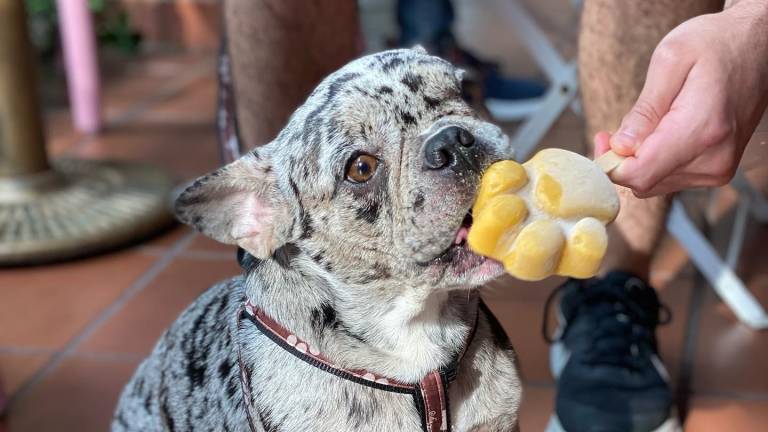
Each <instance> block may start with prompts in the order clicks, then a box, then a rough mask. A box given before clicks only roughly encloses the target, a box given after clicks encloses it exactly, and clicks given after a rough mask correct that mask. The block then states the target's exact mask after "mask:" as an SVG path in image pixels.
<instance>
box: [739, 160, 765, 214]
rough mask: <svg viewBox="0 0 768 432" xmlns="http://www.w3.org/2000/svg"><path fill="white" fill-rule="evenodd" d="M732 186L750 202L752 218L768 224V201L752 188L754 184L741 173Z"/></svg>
mask: <svg viewBox="0 0 768 432" xmlns="http://www.w3.org/2000/svg"><path fill="white" fill-rule="evenodd" d="M731 186H733V187H734V189H736V190H737V191H738V192H739V194H740V195H742V196H743V197H744V198H745V199H747V200H748V201H749V208H750V211H751V212H752V217H754V218H755V219H757V220H758V221H760V222H762V223H766V222H768V199H766V198H765V197H764V196H763V194H761V193H760V191H758V190H757V189H755V187H754V186H752V183H750V182H749V180H747V178H746V177H745V176H744V174H743V173H742V172H741V171H737V172H736V175H735V176H734V177H733V180H731Z"/></svg>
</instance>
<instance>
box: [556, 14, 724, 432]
mask: <svg viewBox="0 0 768 432" xmlns="http://www.w3.org/2000/svg"><path fill="white" fill-rule="evenodd" d="M722 6H723V1H722V0H645V1H634V0H621V1H617V0H587V1H586V2H585V4H584V9H583V12H582V20H581V33H580V38H579V73H580V83H581V94H582V103H583V107H584V113H585V116H586V121H587V136H588V138H587V139H588V140H589V141H590V142H591V141H592V139H593V137H594V135H595V133H596V132H597V131H600V130H607V131H613V130H616V128H618V126H619V124H620V123H621V119H622V117H623V116H624V115H625V114H626V113H627V112H629V110H630V109H631V108H632V106H633V105H634V103H635V101H636V99H637V97H638V95H639V94H640V90H641V89H642V86H643V83H644V80H645V74H646V70H647V67H648V63H649V61H650V58H651V54H652V53H653V50H654V49H655V47H656V45H657V44H658V43H659V41H661V39H662V38H663V37H664V36H665V35H666V34H667V33H668V32H669V31H670V30H672V29H673V28H674V27H676V26H677V25H678V24H680V23H682V22H683V21H685V20H687V19H689V18H691V17H693V16H696V15H701V14H705V13H711V12H717V11H719V10H722ZM618 193H619V197H620V200H621V211H620V213H619V216H618V218H617V219H616V221H615V222H614V224H613V231H612V233H611V245H610V247H609V253H608V254H607V257H608V258H607V259H606V263H605V267H604V268H605V269H606V270H607V271H608V273H607V274H606V275H605V277H604V278H603V279H597V280H592V281H589V282H585V283H582V282H578V281H573V280H571V281H569V282H567V283H566V284H565V285H564V286H563V287H562V289H561V291H562V297H561V300H560V312H561V313H562V315H561V317H562V318H564V321H565V322H566V323H567V324H566V325H564V326H562V327H561V330H562V331H563V333H561V334H560V338H559V342H558V343H556V344H555V345H554V346H553V350H552V355H553V359H552V360H553V362H552V364H553V369H554V372H555V374H556V375H557V376H558V391H557V397H556V403H555V405H556V407H555V413H556V415H557V417H558V419H559V422H560V423H561V424H562V427H563V428H564V429H565V430H566V431H569V432H577V431H587V430H625V431H636V432H641V431H642V432H644V431H652V430H669V429H663V427H667V426H670V425H672V424H673V422H672V421H669V420H668V418H669V417H670V416H672V415H674V413H673V412H671V411H672V396H671V391H670V389H669V384H668V382H666V381H667V377H666V371H665V370H664V367H663V365H662V364H661V362H660V361H659V359H658V357H657V352H656V349H657V348H656V337H655V329H656V326H657V325H658V324H659V322H660V309H661V305H660V304H659V302H658V298H657V296H656V294H655V292H654V290H653V288H651V287H650V286H649V285H648V280H649V272H650V262H651V256H652V254H653V253H654V251H655V249H656V247H657V245H658V243H659V240H660V238H661V235H662V234H663V233H664V228H665V222H666V217H667V212H668V210H669V203H670V197H657V198H651V199H644V200H641V199H638V198H636V197H635V196H634V195H633V194H632V192H631V191H630V190H629V189H626V188H622V187H618ZM662 425H663V426H662Z"/></svg>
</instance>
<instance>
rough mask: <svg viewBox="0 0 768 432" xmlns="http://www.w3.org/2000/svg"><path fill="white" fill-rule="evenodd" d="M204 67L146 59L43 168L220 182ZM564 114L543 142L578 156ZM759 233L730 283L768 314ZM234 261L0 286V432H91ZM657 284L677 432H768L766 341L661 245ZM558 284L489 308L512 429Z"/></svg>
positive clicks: (157, 256)
mask: <svg viewBox="0 0 768 432" xmlns="http://www.w3.org/2000/svg"><path fill="white" fill-rule="evenodd" d="M215 95H216V81H215V65H214V62H213V59H212V58H207V57H201V56H200V55H197V56H171V55H166V56H159V57H151V58H142V59H139V60H137V61H134V62H130V63H129V64H126V65H125V67H123V68H119V70H116V71H115V72H111V73H110V75H109V78H108V79H107V80H106V87H105V103H106V110H105V111H106V126H107V127H106V128H105V131H104V132H103V133H102V134H101V135H99V136H97V137H83V136H80V135H79V134H77V133H76V132H73V131H72V130H71V127H70V117H69V114H68V112H67V111H66V110H64V109H56V110H52V111H51V112H48V113H46V119H47V124H48V137H49V147H50V151H51V153H52V154H54V155H64V154H68V155H77V156H80V157H94V158H102V157H114V158H125V159H135V160H143V161H148V162H152V163H155V164H157V165H159V166H161V167H163V168H165V169H167V170H168V171H169V172H170V173H172V174H173V175H174V176H176V178H177V180H178V181H179V182H180V183H181V182H184V181H187V180H190V179H191V178H193V177H195V176H196V175H199V174H202V173H204V172H206V171H208V170H211V169H213V168H215V167H216V165H217V164H218V154H217V150H216V146H215V143H216V137H215V130H214V126H213V120H214V106H215V105H214V102H215ZM582 133H583V131H582V126H581V122H580V120H579V119H578V117H576V116H574V115H572V114H568V115H566V116H565V117H564V118H562V119H561V120H560V121H559V122H558V124H557V127H556V128H555V129H554V130H553V131H552V132H550V133H549V134H548V135H547V137H546V138H545V140H544V145H547V146H565V147H570V148H573V149H576V150H581V149H582V148H583V141H582V139H581V136H582ZM766 139H768V127H761V129H760V132H759V133H758V134H757V135H756V137H755V138H754V139H753V141H754V142H753V144H752V145H751V147H750V150H749V152H748V153H749V154H750V156H749V158H748V159H749V160H748V161H747V162H748V164H751V165H750V167H756V168H755V170H753V171H752V172H750V177H752V178H758V179H765V178H766V175H765V174H766V172H763V171H760V169H761V168H762V167H765V166H766V165H767V164H766V163H765V161H766V157H765V156H766V146H765V145H764V143H765V141H766ZM717 204H718V205H717V206H716V212H715V213H716V214H717V215H718V217H719V222H717V223H715V224H714V226H713V233H714V234H718V233H719V234H720V236H721V237H722V234H723V233H725V234H727V232H728V229H729V225H730V219H729V218H730V214H731V213H732V209H733V204H734V195H733V194H729V193H723V194H719V199H718V202H717ZM766 240H768V227H761V226H759V225H756V224H754V223H751V224H750V226H749V235H748V241H747V243H746V244H745V246H744V253H743V259H742V262H741V263H740V270H741V272H742V273H743V274H744V275H745V280H746V281H747V282H748V284H749V286H750V288H751V289H753V290H754V291H755V293H756V294H757V295H758V296H759V297H760V298H761V300H762V301H763V302H764V303H768V267H766V266H765V263H766V262H768V261H767V260H768V252H766V249H765V247H764V246H763V245H764V243H763V242H765V241H766ZM233 257H234V250H233V248H232V247H229V246H225V245H220V244H218V243H216V242H214V241H211V240H209V239H206V238H204V237H202V236H200V235H197V234H195V233H193V232H192V231H191V230H189V229H187V228H184V227H176V228H174V229H172V230H170V231H169V232H167V233H165V234H163V235H161V236H158V237H156V238H154V239H152V240H150V241H147V242H145V243H143V244H141V245H137V246H134V247H132V248H130V249H127V250H123V251H120V252H114V253H111V254H107V255H102V256H99V257H94V258H89V259H85V260H79V261H72V262H68V263H63V264H57V265H50V266H45V267H35V268H24V269H5V270H0V380H2V383H3V384H2V385H3V386H4V387H3V388H4V391H5V392H6V394H7V395H8V397H9V407H8V410H7V412H6V414H5V417H4V420H3V422H4V423H2V422H0V431H2V430H3V427H5V430H6V431H12V432H22V431H48V430H51V431H53V430H57V431H101V430H105V429H106V428H107V426H108V424H109V420H110V416H111V412H112V409H113V406H114V403H115V401H116V399H117V396H118V394H119V392H120V389H121V387H122V385H123V384H124V383H125V381H126V380H127V379H128V378H129V376H130V374H131V373H132V371H133V369H134V368H135V366H136V364H137V363H138V362H139V361H140V360H141V358H142V357H143V356H144V355H146V354H147V352H148V351H149V350H150V349H151V347H152V345H153V344H154V342H155V340H156V339H157V337H158V336H159V335H160V333H161V332H162V331H163V329H164V328H165V327H166V326H167V325H168V324H169V323H170V322H171V321H172V320H173V319H174V318H175V317H176V315H177V314H178V313H179V312H180V311H181V310H182V309H183V308H184V307H185V306H186V305H187V304H189V302H191V301H192V299H194V298H195V296H197V295H198V294H199V293H200V292H201V291H202V290H204V289H206V288H207V287H208V286H209V285H210V284H211V283H213V282H215V281H217V280H220V279H223V278H226V277H228V276H230V275H234V274H236V273H237V272H238V268H237V266H236V264H235V262H234V260H233ZM652 277H653V282H654V284H655V285H656V286H658V287H659V289H660V293H661V294H660V295H661V298H662V299H663V301H664V302H665V303H667V304H668V305H669V307H670V308H671V309H672V311H673V313H674V316H675V319H674V320H673V322H672V324H670V325H668V326H665V327H663V328H661V330H660V335H659V337H660V345H661V354H662V356H663V357H664V359H665V361H666V363H667V365H668V367H669V369H670V372H671V375H672V378H673V381H674V383H675V385H676V386H678V387H680V388H681V391H680V394H681V395H682V396H681V401H682V402H683V404H684V405H685V406H687V409H688V416H687V422H686V430H689V431H724V430H728V431H731V430H732V431H758V430H768V370H766V365H768V332H762V333H758V332H754V331H751V330H749V329H747V328H746V327H744V326H742V325H740V324H739V323H737V322H736V321H735V319H734V317H733V314H732V313H731V312H730V311H728V310H727V308H725V307H724V306H723V305H722V304H721V303H720V302H719V300H718V299H717V298H716V297H715V295H714V293H713V291H712V290H710V289H709V288H708V287H707V286H706V284H705V283H703V282H702V281H701V280H700V279H699V278H698V277H696V272H695V271H694V270H693V268H692V267H691V265H690V264H689V263H688V260H687V256H686V254H685V251H683V250H682V248H681V247H680V246H679V245H678V244H677V243H676V242H675V241H674V240H672V239H671V238H666V239H665V240H664V243H663V247H662V250H661V252H660V254H659V255H658V256H657V258H656V260H655V263H654V268H653V276H652ZM558 283H559V280H557V279H552V280H548V281H544V282H540V283H535V284H533V283H521V282H515V281H513V280H511V279H502V280H500V281H497V282H496V283H494V284H493V285H492V286H491V287H489V288H488V289H487V290H486V294H485V297H486V298H487V299H488V302H489V304H490V305H491V307H492V309H493V310H494V311H495V312H496V314H497V315H498V316H499V318H500V320H501V321H502V323H503V325H504V326H505V328H506V329H507V331H508V332H509V334H510V337H511V339H512V341H513V343H514V345H515V347H516V348H517V351H518V353H519V355H520V359H521V363H522V370H523V374H524V379H525V383H526V396H525V399H524V403H523V409H522V426H523V430H526V431H539V430H543V428H544V426H545V425H546V422H547V419H548V417H549V415H550V413H551V410H552V404H553V397H554V392H555V387H554V381H553V379H552V377H551V375H550V372H549V366H548V347H547V345H546V344H545V343H544V341H543V339H542V337H541V331H540V328H541V320H542V316H543V314H542V312H543V311H542V308H543V303H544V300H545V299H546V297H547V295H548V294H549V292H550V291H551V289H552V288H553V287H555V286H556V285H557V284H558Z"/></svg>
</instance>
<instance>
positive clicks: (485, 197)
mask: <svg viewBox="0 0 768 432" xmlns="http://www.w3.org/2000/svg"><path fill="white" fill-rule="evenodd" d="M618 211H619V199H618V195H617V194H616V190H615V189H614V187H613V184H612V183H611V181H610V180H609V179H608V177H607V176H606V175H605V174H604V173H603V172H602V171H601V170H600V168H599V167H598V166H597V165H595V164H594V162H592V161H591V160H589V159H587V158H585V157H583V156H581V155H578V154H576V153H573V152H569V151H567V150H561V149H546V150H542V151H540V152H539V153H537V154H536V155H535V156H534V157H533V158H532V159H531V160H529V161H528V162H526V163H524V164H522V165H521V164H519V163H517V162H514V161H509V160H506V161H501V162H497V163H495V164H493V165H491V166H490V167H489V168H488V170H487V171H486V172H485V174H484V175H483V179H482V182H481V184H480V190H479V191H478V195H477V199H476V201H475V205H474V207H473V209H472V213H473V216H474V223H473V224H472V228H471V229H470V231H469V237H468V239H467V240H468V242H469V246H470V247H471V248H472V250H474V251H475V252H477V253H479V254H481V255H485V256H489V257H491V258H493V259H496V260H498V261H502V262H503V263H504V268H505V269H506V271H507V272H508V273H510V274H511V275H513V276H515V277H517V278H519V279H524V280H539V279H543V278H545V277H547V276H551V275H553V274H558V275H562V276H572V277H577V278H587V277H591V276H594V274H595V273H597V270H598V268H599V267H600V263H601V262H602V260H603V257H604V255H605V251H606V249H607V247H608V235H607V233H606V229H605V225H606V224H608V223H609V222H611V221H612V220H613V219H614V218H615V217H616V214H617V213H618Z"/></svg>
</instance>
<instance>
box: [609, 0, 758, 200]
mask: <svg viewBox="0 0 768 432" xmlns="http://www.w3.org/2000/svg"><path fill="white" fill-rule="evenodd" d="M767 104H768V0H742V1H740V2H738V3H736V4H735V5H733V6H732V7H730V8H728V9H726V10H725V11H723V12H720V13H717V14H710V15H702V16H699V17H696V18H693V19H691V20H689V21H686V22H684V23H683V24H681V25H679V26H678V27H677V28H675V29H674V30H672V31H671V32H670V33H669V34H668V35H667V36H666V37H665V38H664V39H663V40H662V41H661V42H660V43H659V45H658V46H657V47H656V50H655V51H654V53H653V56H652V58H651V62H650V65H649V68H648V74H647V77H646V82H645V86H644V87H643V90H642V92H641V94H640V96H639V98H638V100H637V102H636V104H635V106H634V107H633V108H632V110H631V111H630V112H629V113H628V114H627V115H626V116H625V117H624V119H623V120H622V123H621V126H620V128H619V130H618V131H617V132H616V133H615V134H613V135H611V134H609V133H607V132H600V133H598V134H597V135H596V137H595V153H596V156H600V155H601V154H603V153H605V152H606V151H608V150H609V149H612V150H613V151H614V152H615V153H617V154H619V155H622V156H628V157H627V159H625V160H624V161H623V162H622V164H621V165H620V166H619V167H618V168H617V169H616V170H614V171H613V172H612V173H611V180H613V181H614V182H615V183H617V184H620V185H624V186H627V187H629V188H631V189H632V190H633V192H634V193H635V195H637V196H639V197H649V196H654V195H661V194H666V193H671V192H675V191H679V190H681V189H685V188H690V187H699V186H720V185H723V184H725V183H727V182H728V181H729V180H730V179H731V178H732V177H733V174H734V173H735V171H736V168H737V166H738V164H739V160H740V159H741V155H742V154H743V152H744V148H745V146H746V144H747V142H748V141H749V138H750V137H751V135H752V133H753V132H754V130H755V127H756V126H757V124H758V122H759V121H760V117H761V116H762V113H763V112H764V111H765V108H766V105H767Z"/></svg>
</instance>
